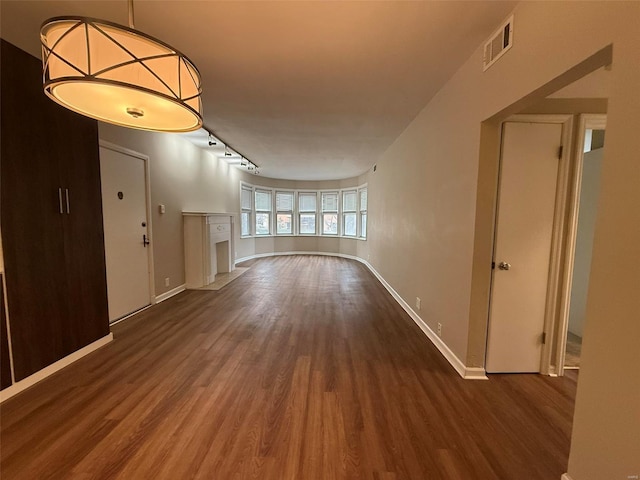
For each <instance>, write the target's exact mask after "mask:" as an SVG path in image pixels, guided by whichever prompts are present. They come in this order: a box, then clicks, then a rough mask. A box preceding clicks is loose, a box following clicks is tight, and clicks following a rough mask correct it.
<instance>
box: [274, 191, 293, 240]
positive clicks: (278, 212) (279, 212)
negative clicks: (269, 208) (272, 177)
mask: <svg viewBox="0 0 640 480" xmlns="http://www.w3.org/2000/svg"><path fill="white" fill-rule="evenodd" d="M295 193H296V192H295V190H284V189H278V190H274V195H273V202H274V211H275V217H274V220H275V229H274V233H275V235H276V236H280V237H282V236H292V235H294V234H295V225H294V223H295V217H294V211H295V203H296V195H295ZM278 194H283V195H291V210H283V209H279V208H278ZM278 215H289V216H290V217H291V231H290V232H285V233H279V232H278Z"/></svg>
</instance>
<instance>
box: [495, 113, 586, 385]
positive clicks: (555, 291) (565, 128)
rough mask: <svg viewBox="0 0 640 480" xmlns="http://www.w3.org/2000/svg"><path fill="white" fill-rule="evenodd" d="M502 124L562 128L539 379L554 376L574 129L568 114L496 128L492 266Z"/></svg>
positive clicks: (527, 117) (531, 117)
mask: <svg viewBox="0 0 640 480" xmlns="http://www.w3.org/2000/svg"><path fill="white" fill-rule="evenodd" d="M506 122H516V123H552V124H561V125H562V140H561V146H562V152H561V155H560V158H559V160H558V180H557V188H556V198H555V211H554V215H553V233H552V237H551V254H550V258H549V279H548V282H547V295H546V301H545V313H544V326H543V334H544V335H545V340H546V341H545V342H543V345H542V353H541V355H540V373H541V374H543V375H549V374H554V373H555V372H552V368H551V361H552V352H553V346H554V345H553V344H554V342H553V341H552V340H551V339H552V338H553V335H551V332H553V331H554V327H555V323H556V321H555V320H556V315H555V312H556V311H557V308H558V296H559V293H560V286H561V281H562V278H561V273H562V260H563V258H564V245H565V243H564V228H563V226H564V219H565V218H566V212H567V207H568V191H569V187H570V184H569V180H570V175H569V173H570V164H571V157H572V152H573V143H572V140H573V125H574V116H573V115H571V114H562V115H545V114H541V115H537V114H522V115H512V116H510V117H508V118H506V119H505V120H503V121H502V122H501V125H500V162H499V167H498V184H497V195H496V209H495V212H494V219H493V247H492V254H491V257H492V259H493V260H492V261H493V262H495V251H496V244H497V234H496V233H497V224H498V223H497V222H498V215H499V211H498V210H499V209H498V208H497V205H498V204H499V197H500V188H501V181H502V173H501V171H502V144H503V136H504V128H503V126H504V124H505V123H506ZM494 274H495V270H493V269H492V271H491V284H490V290H489V310H488V317H487V335H486V342H487V346H486V347H485V360H484V364H485V366H486V357H487V353H488V342H489V329H490V323H491V310H492V304H491V290H492V289H493V279H494Z"/></svg>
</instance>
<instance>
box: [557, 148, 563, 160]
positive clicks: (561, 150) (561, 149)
mask: <svg viewBox="0 0 640 480" xmlns="http://www.w3.org/2000/svg"><path fill="white" fill-rule="evenodd" d="M563 151H564V145H560V146H559V147H558V160H561V159H562V152H563Z"/></svg>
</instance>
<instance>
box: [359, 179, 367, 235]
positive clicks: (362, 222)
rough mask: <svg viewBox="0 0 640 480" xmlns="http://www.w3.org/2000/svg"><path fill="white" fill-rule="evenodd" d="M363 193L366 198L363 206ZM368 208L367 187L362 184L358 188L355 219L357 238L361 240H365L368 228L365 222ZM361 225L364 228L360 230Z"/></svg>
mask: <svg viewBox="0 0 640 480" xmlns="http://www.w3.org/2000/svg"><path fill="white" fill-rule="evenodd" d="M363 192H364V195H365V198H366V201H365V202H364V205H363V204H362V203H363V202H362V193H363ZM368 208H369V191H368V185H367V184H364V185H363V186H360V187H358V219H357V222H358V224H357V225H356V230H357V233H358V238H360V239H361V240H366V239H367V228H368V227H367V225H368V223H367V222H368V220H369V215H368ZM363 225H364V228H362V227H363ZM363 230H364V231H363Z"/></svg>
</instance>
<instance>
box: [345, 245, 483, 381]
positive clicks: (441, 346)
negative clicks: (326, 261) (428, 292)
mask: <svg viewBox="0 0 640 480" xmlns="http://www.w3.org/2000/svg"><path fill="white" fill-rule="evenodd" d="M351 258H354V259H355V260H358V261H360V262H361V263H363V264H365V265H366V266H367V268H368V269H369V270H370V271H371V273H373V274H374V275H375V277H376V278H377V279H378V280H379V281H380V283H382V285H383V286H384V288H386V289H387V291H388V292H389V293H390V294H391V296H392V297H393V298H394V299H395V300H396V302H398V304H400V306H401V307H402V308H403V309H404V311H405V312H407V314H408V315H409V316H410V317H411V319H412V320H413V321H414V322H415V323H416V325H418V327H420V330H422V332H423V333H424V334H425V335H426V336H427V337H428V338H429V340H431V343H433V344H434V345H435V347H436V348H437V349H438V350H439V351H440V353H441V354H442V356H443V357H444V358H446V359H447V361H448V362H449V363H450V364H451V366H452V367H453V368H454V369H455V371H456V372H458V374H459V375H460V376H461V377H462V378H464V379H467V380H488V377H487V375H486V372H485V370H484V368H482V367H467V366H466V365H465V364H464V363H463V362H462V360H460V359H459V358H458V357H457V356H456V354H455V353H453V352H452V351H451V349H450V348H449V347H448V346H447V344H446V343H444V342H443V341H442V339H441V338H440V337H439V336H438V335H437V334H436V333H435V332H434V331H433V330H431V327H429V325H427V323H426V322H425V321H424V320H423V319H422V318H420V315H418V314H417V313H416V312H415V311H414V310H413V308H411V307H410V306H409V304H408V303H407V302H405V301H404V299H403V298H402V297H401V296H400V295H399V294H398V292H396V291H395V290H394V288H393V287H392V286H391V285H389V283H388V282H387V281H386V280H385V279H384V278H383V277H382V275H380V274H379V273H378V272H377V270H376V269H375V268H373V266H372V265H371V264H370V263H369V262H367V261H366V260H363V259H361V258H356V257H351Z"/></svg>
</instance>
